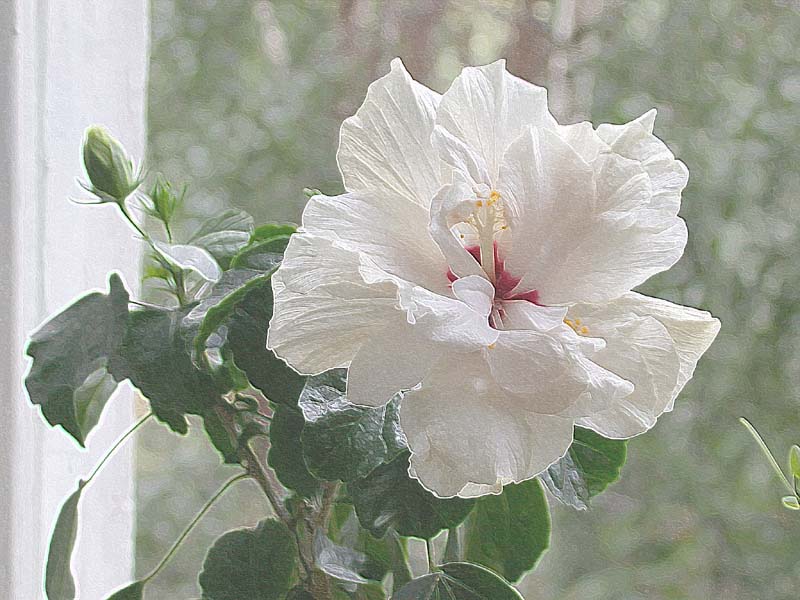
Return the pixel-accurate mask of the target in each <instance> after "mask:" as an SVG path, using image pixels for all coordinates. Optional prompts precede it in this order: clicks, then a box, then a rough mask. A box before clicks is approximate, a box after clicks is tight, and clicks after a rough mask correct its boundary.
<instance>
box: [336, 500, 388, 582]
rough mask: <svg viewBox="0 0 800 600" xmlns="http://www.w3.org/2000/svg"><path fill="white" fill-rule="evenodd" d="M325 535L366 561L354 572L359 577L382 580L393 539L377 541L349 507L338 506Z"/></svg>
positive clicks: (386, 537)
mask: <svg viewBox="0 0 800 600" xmlns="http://www.w3.org/2000/svg"><path fill="white" fill-rule="evenodd" d="M328 534H329V535H330V537H331V539H332V540H335V541H336V542H337V543H338V544H339V545H341V546H344V547H345V548H349V549H352V550H354V551H355V552H357V553H358V554H359V555H362V556H363V557H364V559H365V560H364V561H363V562H362V563H361V564H360V565H359V566H358V569H357V571H358V575H359V576H361V577H363V578H364V579H371V580H373V581H382V580H383V578H384V577H385V576H386V574H387V573H388V572H389V570H390V569H391V566H392V556H391V542H392V541H393V540H391V539H390V537H389V536H388V535H387V536H385V537H384V538H383V539H378V538H376V537H374V536H373V535H372V534H371V533H369V532H368V531H366V530H365V529H362V528H361V526H360V525H359V523H358V518H357V517H356V514H355V511H354V510H353V507H352V506H351V505H349V504H344V503H337V504H336V505H335V506H334V511H333V515H332V517H331V522H330V524H329V526H328ZM394 535H395V536H396V535H397V534H394Z"/></svg>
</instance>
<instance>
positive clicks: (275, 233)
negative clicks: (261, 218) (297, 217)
mask: <svg viewBox="0 0 800 600" xmlns="http://www.w3.org/2000/svg"><path fill="white" fill-rule="evenodd" d="M295 231H297V225H295V224H294V223H264V224H263V225H259V226H258V227H256V228H255V230H254V231H253V234H252V235H251V236H250V239H251V240H252V241H259V240H270V239H272V238H277V237H281V236H290V235H292V234H293V233H294V232H295Z"/></svg>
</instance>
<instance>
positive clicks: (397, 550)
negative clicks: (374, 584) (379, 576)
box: [385, 530, 414, 590]
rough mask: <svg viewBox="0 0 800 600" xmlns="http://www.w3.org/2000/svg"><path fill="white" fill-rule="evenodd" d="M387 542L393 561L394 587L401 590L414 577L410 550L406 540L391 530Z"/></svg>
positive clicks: (387, 535)
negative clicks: (409, 554)
mask: <svg viewBox="0 0 800 600" xmlns="http://www.w3.org/2000/svg"><path fill="white" fill-rule="evenodd" d="M385 539H386V542H387V544H388V546H389V558H390V560H391V570H392V587H393V588H394V590H399V589H400V588H402V587H403V586H404V585H405V584H407V583H408V582H409V581H411V579H412V578H413V577H414V576H413V574H412V573H411V566H410V565H409V564H408V548H407V547H406V540H405V539H404V538H401V537H400V536H399V535H398V534H397V532H396V531H394V530H391V531H389V533H387V534H386V537H385Z"/></svg>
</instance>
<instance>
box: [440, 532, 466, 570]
mask: <svg viewBox="0 0 800 600" xmlns="http://www.w3.org/2000/svg"><path fill="white" fill-rule="evenodd" d="M458 533H459V532H458V527H451V528H450V529H448V530H447V546H445V549H444V561H445V562H459V561H460V560H462V549H461V540H460V539H459V537H458Z"/></svg>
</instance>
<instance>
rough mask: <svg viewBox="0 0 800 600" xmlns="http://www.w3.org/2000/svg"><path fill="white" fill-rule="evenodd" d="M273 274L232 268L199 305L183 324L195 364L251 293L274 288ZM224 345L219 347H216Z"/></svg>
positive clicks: (184, 333) (182, 328)
mask: <svg viewBox="0 0 800 600" xmlns="http://www.w3.org/2000/svg"><path fill="white" fill-rule="evenodd" d="M269 278H270V274H266V275H265V274H264V273H261V272H260V271H254V270H252V269H232V270H230V271H225V273H223V274H222V277H220V279H219V281H217V283H215V284H214V287H213V288H211V292H210V293H209V295H208V296H206V297H205V298H203V300H202V301H201V302H200V303H199V304H198V305H196V306H195V307H194V308H192V310H190V311H189V313H188V314H187V315H186V316H185V317H184V318H183V321H181V330H182V334H183V336H184V338H186V340H187V342H189V344H188V345H189V349H190V352H191V353H192V358H193V360H194V361H195V362H199V359H200V356H202V355H203V353H204V352H205V351H206V346H207V343H208V339H209V337H211V336H212V335H213V334H214V333H215V332H216V331H217V330H218V329H219V328H220V326H221V325H222V324H223V323H224V322H225V320H226V319H227V318H228V317H230V316H231V314H232V313H233V311H234V309H235V308H236V306H237V304H238V303H239V302H240V301H241V300H242V299H243V298H244V297H245V296H246V295H247V292H248V290H250V289H253V288H254V287H258V286H262V285H267V286H268V285H271V284H270V281H269ZM221 345H222V344H221V343H220V344H216V347H219V346H221Z"/></svg>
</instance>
